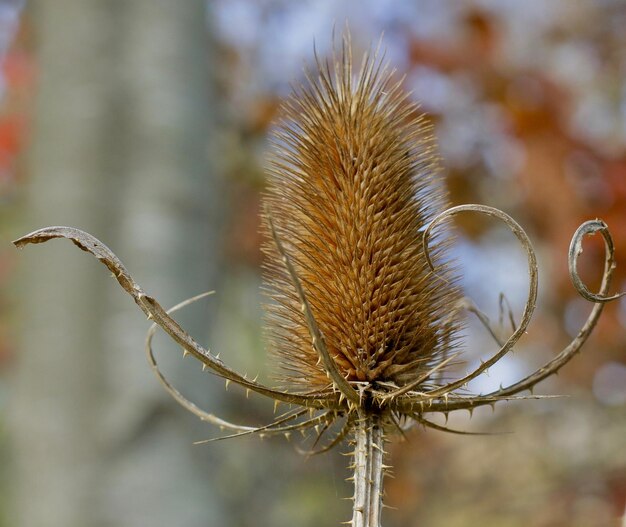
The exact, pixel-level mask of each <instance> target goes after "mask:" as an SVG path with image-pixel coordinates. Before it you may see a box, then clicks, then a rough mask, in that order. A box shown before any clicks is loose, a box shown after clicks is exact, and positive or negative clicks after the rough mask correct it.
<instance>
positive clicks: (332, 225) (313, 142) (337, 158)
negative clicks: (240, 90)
mask: <svg viewBox="0 0 626 527" xmlns="http://www.w3.org/2000/svg"><path fill="white" fill-rule="evenodd" d="M331 69H332V71H331ZM307 76H308V80H309V82H308V85H306V86H300V87H299V88H298V89H296V90H294V93H293V94H292V95H291V97H290V98H289V99H288V100H287V101H286V102H285V103H284V104H283V108H282V110H283V116H284V119H283V121H282V122H281V123H280V125H279V127H278V129H277V131H276V132H275V134H274V151H273V156H272V159H271V167H270V171H269V187H268V190H267V193H266V194H265V197H264V199H265V211H266V214H270V215H271V216H272V220H273V224H274V226H275V229H276V233H277V235H278V236H279V238H280V240H281V241H282V245H283V246H284V250H285V251H286V253H287V254H288V255H289V259H290V260H291V262H292V263H293V265H294V268H295V270H296V272H297V275H298V276H299V278H300V281H301V282H302V285H303V288H304V291H305V294H306V298H307V299H308V301H309V303H310V305H311V309H312V312H313V315H314V317H315V320H316V321H317V324H318V326H319V328H320V330H321V333H322V334H323V336H324V339H325V341H326V347H327V348H328V350H329V352H330V355H331V356H332V357H334V359H335V362H336V363H337V366H338V368H339V371H340V372H341V374H342V375H343V376H344V377H345V378H346V379H347V380H348V381H367V382H370V383H377V382H387V383H394V384H395V385H397V386H401V385H404V384H406V383H408V382H411V380H413V379H416V378H417V377H419V376H420V375H423V374H424V373H425V372H427V371H429V369H430V368H432V367H433V365H435V364H437V362H438V361H440V360H441V359H442V357H443V356H444V352H445V351H447V350H449V349H450V347H451V346H453V344H454V342H455V340H456V339H455V333H456V331H457V329H458V323H457V322H456V320H454V319H452V318H450V316H449V313H450V312H451V311H452V310H451V306H452V305H453V304H454V303H455V302H456V300H457V299H458V291H457V289H456V288H455V287H454V286H453V285H451V283H450V270H449V266H446V264H445V263H444V264H442V253H443V251H444V249H445V245H447V244H446V243H445V241H444V240H443V239H441V238H439V239H438V238H437V236H435V237H434V239H433V240H432V242H431V249H432V252H433V257H434V259H435V261H436V262H437V264H438V266H439V267H438V268H437V274H436V275H435V274H434V273H433V272H432V271H431V270H430V269H429V267H428V265H427V262H426V259H425V256H424V253H423V245H422V238H421V233H422V232H423V230H424V228H425V227H426V225H427V224H428V223H429V222H430V220H431V219H432V218H433V217H434V216H435V215H436V214H437V213H438V212H440V211H441V210H443V208H444V206H445V204H446V200H445V195H444V191H443V189H442V183H441V181H440V178H439V170H438V163H437V153H436V147H435V142H434V139H433V136H432V133H431V129H430V126H429V125H428V124H427V122H426V120H425V118H424V116H423V115H422V114H421V113H420V112H419V111H418V108H417V106H416V105H415V104H414V103H413V102H411V101H410V100H409V98H408V94H407V93H406V92H405V91H403V89H402V87H401V81H400V82H399V81H397V80H396V79H395V78H394V72H392V71H389V70H388V68H387V66H386V64H384V63H383V62H382V60H380V59H379V58H378V56H377V54H374V55H373V56H368V55H366V56H365V57H364V59H363V63H362V66H361V68H360V70H359V72H358V74H357V75H354V72H353V66H352V58H351V52H350V44H349V42H347V41H345V40H344V47H343V53H342V56H341V57H340V58H339V59H334V61H333V63H332V64H331V65H329V64H328V63H326V64H322V63H321V62H320V61H318V63H317V71H316V72H315V73H314V74H311V73H309V74H308V75H307ZM264 229H265V231H266V233H268V232H269V222H268V218H267V217H266V218H264ZM267 240H268V241H267V242H266V244H265V247H264V250H265V253H266V256H267V259H266V264H265V275H264V279H265V285H266V288H267V290H268V291H269V296H270V297H271V299H272V302H271V303H270V304H269V305H268V306H266V307H267V313H268V314H267V330H268V337H269V341H270V349H271V351H272V352H273V353H274V354H275V355H276V356H277V357H278V358H279V362H280V365H281V367H282V372H281V373H282V377H283V378H284V380H285V381H287V383H288V384H289V385H290V386H291V387H293V388H296V389H298V390H301V391H304V392H311V391H321V390H324V389H327V388H328V387H329V384H330V383H329V380H328V377H327V375H326V372H325V370H324V368H323V365H322V364H320V362H319V360H318V359H319V358H318V353H317V352H316V350H315V349H314V347H313V346H312V344H311V335H310V333H309V330H308V327H307V324H306V320H305V316H304V314H303V311H302V309H301V302H300V300H299V298H298V295H297V292H296V288H295V287H294V284H293V282H292V280H291V279H290V276H289V273H288V271H287V268H286V266H285V263H284V261H283V260H282V259H281V258H280V254H279V251H278V250H277V246H276V243H275V241H274V240H272V238H271V236H267Z"/></svg>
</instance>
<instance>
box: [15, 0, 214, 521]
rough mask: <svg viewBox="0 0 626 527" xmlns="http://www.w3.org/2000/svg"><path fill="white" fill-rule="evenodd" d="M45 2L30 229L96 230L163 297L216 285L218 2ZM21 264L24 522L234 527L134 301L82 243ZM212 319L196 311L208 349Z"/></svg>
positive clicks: (38, 13) (46, 250)
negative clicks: (169, 395) (212, 154)
mask: <svg viewBox="0 0 626 527" xmlns="http://www.w3.org/2000/svg"><path fill="white" fill-rule="evenodd" d="M30 4H31V5H30V12H29V13H28V15H27V16H31V17H32V19H33V25H34V27H35V30H36V39H37V45H38V51H37V53H38V57H39V61H40V74H41V77H40V91H39V97H38V103H37V108H36V119H35V133H34V138H33V145H32V149H31V153H30V157H29V159H27V163H28V168H29V172H30V177H31V179H30V182H29V188H28V191H27V196H26V204H27V205H26V207H27V212H26V214H25V220H26V221H25V222H24V228H25V229H26V230H33V229H35V228H39V227H41V226H45V225H50V224H58V225H63V224H67V225H74V226H77V227H79V228H82V229H85V230H88V231H90V232H92V233H93V234H94V235H96V236H98V237H99V238H101V239H102V240H103V241H104V242H105V243H106V244H107V245H109V246H110V247H111V248H113V249H114V250H115V251H116V252H117V253H118V255H119V256H120V257H121V258H122V259H123V261H124V262H125V263H126V265H127V267H128V268H129V269H130V271H131V272H132V273H133V274H134V275H135V277H136V279H137V280H138V281H139V283H141V284H142V285H143V286H144V287H145V288H146V290H147V291H149V292H150V293H152V294H154V295H155V296H157V297H158V298H159V300H160V301H162V303H163V304H164V305H171V304H172V303H175V302H178V301H179V300H182V299H183V298H186V297H188V296H191V295H193V294H195V293H198V292H201V291H203V290H206V289H208V288H209V287H211V286H213V287H214V286H215V284H216V282H217V280H216V272H217V269H216V263H215V261H216V257H215V254H216V252H217V251H216V250H215V248H216V246H217V238H218V235H219V234H218V232H217V228H218V225H219V218H220V217H221V215H220V213H219V199H218V198H219V197H220V189H219V182H218V178H217V176H216V171H217V170H216V167H215V166H214V165H213V166H209V162H208V155H207V152H208V144H209V142H210V140H211V138H210V133H211V128H212V127H214V125H215V123H214V122H211V115H215V112H214V111H210V110H214V109H213V108H210V106H209V105H210V104H211V94H212V92H211V83H210V79H209V65H210V60H211V55H210V53H209V50H208V49H207V44H208V43H209V40H208V38H207V33H206V14H205V2H204V0H187V1H185V2H172V1H169V0H133V1H132V2H129V1H121V0H120V1H111V0H108V1H105V0H103V1H97V0H57V1H55V2H50V1H46V0H40V1H35V0H34V1H33V2H31V3H30ZM213 104H215V103H214V102H213ZM20 266H21V281H20V285H19V289H18V290H17V291H16V295H17V297H18V302H19V304H20V315H21V319H20V320H21V328H20V329H19V332H20V339H21V343H20V344H21V351H20V354H19V361H18V364H17V370H16V375H15V383H14V386H13V388H14V390H13V398H12V404H11V408H10V427H11V436H12V444H13V452H14V454H13V458H14V469H15V471H14V474H15V477H14V478H13V480H12V486H13V490H14V501H13V503H14V505H15V507H14V511H13V513H14V517H13V518H12V520H11V525H14V526H19V527H30V526H33V527H35V526H37V527H40V526H42V525H45V526H47V527H55V526H63V527H85V526H99V525H115V526H126V525H128V526H131V525H133V526H137V525H150V526H151V527H158V526H161V525H162V526H166V525H167V526H171V525H179V526H186V525H188V526H198V525H207V524H208V518H209V513H210V518H211V521H213V522H215V523H214V524H215V525H219V524H220V523H221V521H220V509H219V505H218V504H216V503H212V502H211V499H210V497H209V490H208V488H207V486H206V485H207V484H206V476H205V475H204V474H205V473H206V472H208V471H207V470H206V465H204V461H200V462H199V461H198V459H197V458H198V456H202V455H204V456H206V455H211V454H207V453H206V449H205V452H204V453H203V452H199V451H198V449H197V448H196V450H194V452H193V456H192V452H191V449H192V448H193V447H192V446H191V442H192V439H191V438H189V437H185V436H184V430H185V429H189V428H190V427H188V426H187V423H188V421H182V422H181V419H185V418H184V417H180V415H182V413H183V411H182V410H179V409H178V408H176V409H175V410H172V406H171V405H170V404H169V401H168V400H167V399H165V396H164V395H163V394H162V393H161V390H160V387H159V386H158V385H157V382H156V380H154V378H153V377H152V376H151V373H150V371H149V368H148V366H147V364H146V362H145V359H144V357H143V353H142V349H143V338H144V333H145V331H146V330H147V327H148V324H147V323H146V321H145V319H144V318H143V316H142V315H141V313H140V312H139V311H138V310H137V309H136V306H135V305H134V304H133V302H132V301H131V300H130V298H127V297H126V296H125V294H123V293H122V292H121V290H120V289H119V288H118V287H117V285H116V283H115V281H114V280H112V279H111V278H109V277H108V276H107V275H108V273H107V271H106V269H104V268H103V267H102V266H101V265H100V264H99V263H98V262H96V261H95V260H93V259H91V258H88V257H86V256H84V255H83V253H80V252H79V251H77V250H76V249H75V248H74V247H72V246H71V245H70V244H68V243H63V242H57V243H50V244H46V245H44V246H41V247H37V248H32V249H29V250H27V251H25V252H24V253H23V255H21V258H20ZM190 309H191V312H192V313H201V312H202V310H201V309H200V308H196V309H194V308H190ZM206 316H207V313H206V310H204V312H202V313H201V316H195V319H194V315H191V316H190V317H187V318H186V319H185V325H186V326H188V327H189V326H191V330H192V333H195V334H196V335H197V336H198V338H200V339H202V337H204V336H205V335H204V334H199V333H200V332H201V331H203V329H202V328H203V325H202V323H201V320H202V319H203V318H204V319H206ZM194 327H195V331H194ZM164 342H165V341H161V343H162V345H164V344H163V343H164ZM170 351H171V349H170ZM166 355H167V354H166ZM177 358H178V356H177ZM172 367H174V368H176V366H172ZM172 367H170V368H169V370H170V371H171V369H172ZM166 369H167V367H166ZM193 374H195V370H194V372H191V373H187V374H186V375H187V376H189V375H193ZM174 377H176V375H175V376H174ZM203 379H206V376H205V377H204V378H203ZM185 382H186V386H185V388H186V391H187V393H188V392H189V386H188V383H189V381H187V380H186V381H185ZM191 391H192V393H193V386H192V387H191ZM194 439H197V437H194ZM207 463H208V462H207ZM198 486H200V487H199V488H198ZM203 486H204V487H203ZM190 489H192V490H193V489H195V490H194V494H195V495H196V496H197V497H198V499H196V500H195V501H194V500H192V499H190V498H187V495H188V493H189V492H188V491H189V490H190Z"/></svg>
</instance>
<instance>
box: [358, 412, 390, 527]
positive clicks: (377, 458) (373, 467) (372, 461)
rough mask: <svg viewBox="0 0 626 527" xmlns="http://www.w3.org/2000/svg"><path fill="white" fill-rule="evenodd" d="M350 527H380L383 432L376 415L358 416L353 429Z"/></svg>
mask: <svg viewBox="0 0 626 527" xmlns="http://www.w3.org/2000/svg"><path fill="white" fill-rule="evenodd" d="M354 436H355V447H354V465H353V466H354V506H353V513H352V522H351V523H350V525H351V526H352V527H380V517H381V511H382V507H383V476H384V474H383V470H384V468H385V466H384V464H383V458H384V455H385V451H384V444H383V441H384V433H383V427H382V425H381V422H380V418H379V417H378V416H376V415H367V416H363V417H361V418H360V419H359V420H358V421H357V423H356V425H355V429H354Z"/></svg>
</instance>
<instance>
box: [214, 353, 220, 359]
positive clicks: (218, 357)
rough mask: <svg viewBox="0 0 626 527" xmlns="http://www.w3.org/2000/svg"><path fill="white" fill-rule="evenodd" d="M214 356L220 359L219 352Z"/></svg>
mask: <svg viewBox="0 0 626 527" xmlns="http://www.w3.org/2000/svg"><path fill="white" fill-rule="evenodd" d="M220 353H221V352H220ZM215 358H216V359H217V360H220V354H219V353H218V354H217V355H215Z"/></svg>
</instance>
